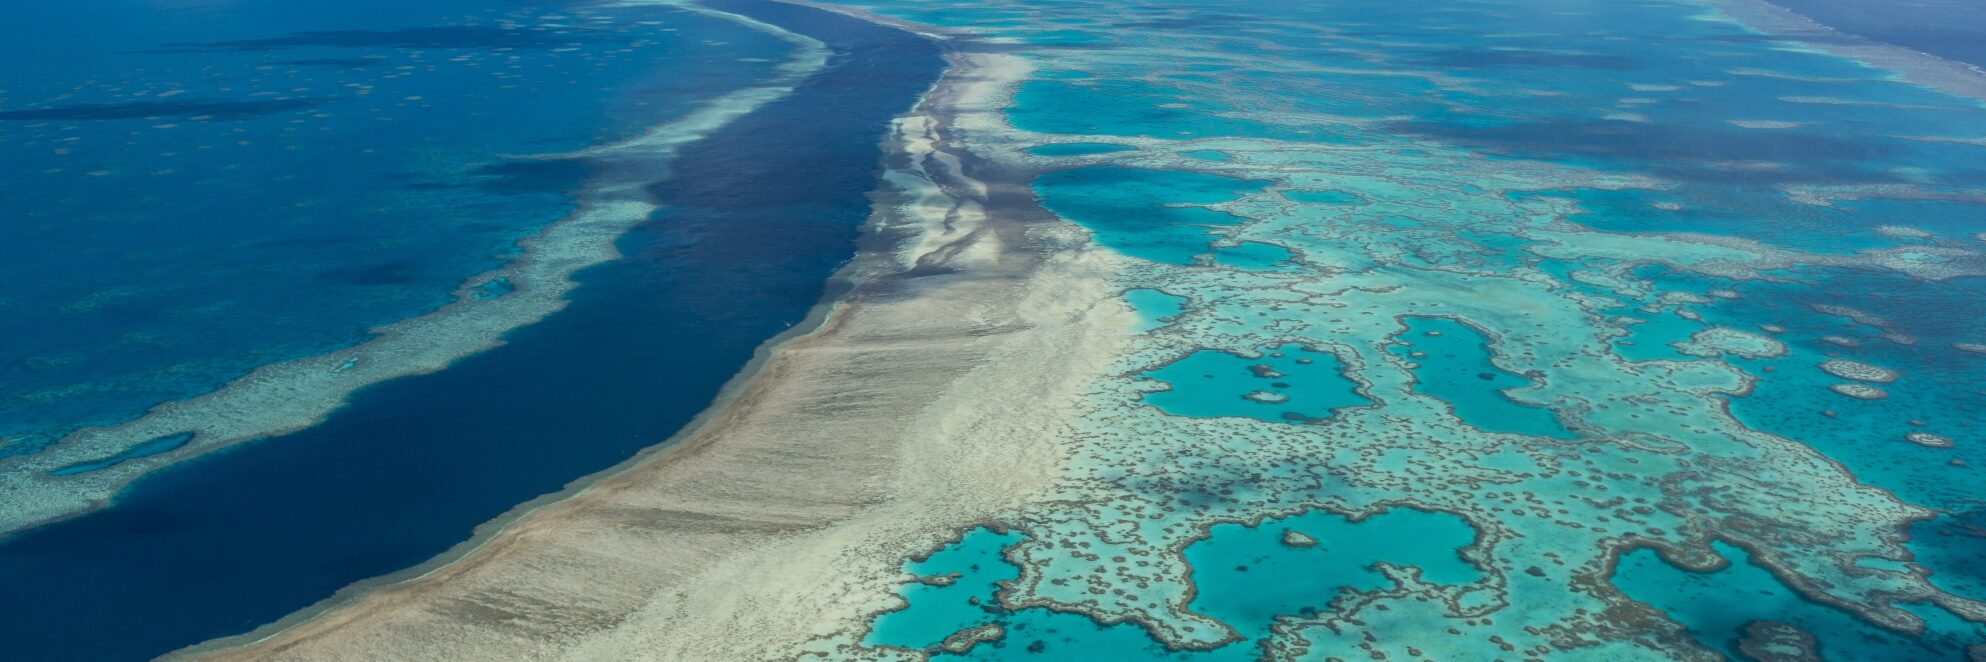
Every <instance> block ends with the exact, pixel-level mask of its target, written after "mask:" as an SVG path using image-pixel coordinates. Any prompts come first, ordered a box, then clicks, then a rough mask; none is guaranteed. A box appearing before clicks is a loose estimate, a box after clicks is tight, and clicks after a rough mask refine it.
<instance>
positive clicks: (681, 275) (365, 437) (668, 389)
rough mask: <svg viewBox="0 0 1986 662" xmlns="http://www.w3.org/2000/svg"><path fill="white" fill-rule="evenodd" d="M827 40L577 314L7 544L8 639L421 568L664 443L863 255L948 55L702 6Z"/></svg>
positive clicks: (196, 632)
mask: <svg viewBox="0 0 1986 662" xmlns="http://www.w3.org/2000/svg"><path fill="white" fill-rule="evenodd" d="M711 4H713V5H716V6H718V7H719V8H721V9H724V10H727V11H737V12H739V13H744V14H748V15H751V16H753V17H755V18H758V19H760V20H764V21H767V22H772V23H776V24H780V25H785V26H789V27H792V28H793V29H795V30H796V31H800V32H804V33H807V34H809V35H811V36H813V37H815V38H818V39H820V40H822V41H824V42H826V43H828V44H830V45H831V46H832V47H833V48H834V51H835V55H834V57H833V58H832V59H831V61H830V63H829V67H828V68H827V69H825V70H824V71H822V72H820V73H818V74H816V75H815V76H814V77H813V78H811V79H809V80H808V81H807V82H806V83H804V84H803V85H802V86H801V88H800V89H799V90H797V91H796V93H794V94H793V95H790V96H789V97H787V98H785V99H783V100H780V101H776V102H773V103H771V104H768V105H766V106H764V107H762V108H761V109H759V110H758V111H757V112H754V113H753V114H751V115H748V116H746V117H744V118H741V119H739V120H738V121H737V122H734V123H733V124H731V125H729V126H727V127H725V128H723V129H721V130H719V131H718V132H717V133H715V134H713V135H712V136H710V137H708V138H706V139H704V140H702V141H698V142H696V143H693V144H691V145H688V146H686V147H685V148H684V150H683V152H682V153H681V154H680V156H679V160H680V162H681V163H686V164H695V166H696V167H686V168H680V169H679V172H680V174H679V176H678V177H677V178H675V179H673V180H671V181H667V182H662V183H658V184H656V185H655V186H654V187H653V188H652V191H653V193H654V194H655V195H656V196H657V197H658V198H660V201H661V202H662V203H663V204H664V208H665V209H668V210H670V211H669V212H668V213H667V214H666V215H663V216H659V217H658V218H656V219H654V220H652V221H651V222H649V223H647V224H645V225H643V226H641V227H640V228H638V229H636V230H635V231H634V232H632V233H630V234H629V236H627V237H625V238H623V240H622V242H621V248H622V252H623V254H625V255H627V256H628V258H627V259H624V260H620V261H617V262H612V263H608V264H605V265H602V266H599V267H596V268H593V269H590V270H587V271H585V272H583V273H581V274H580V275H579V276H578V277H577V278H578V280H579V281H580V282H581V286H580V287H579V288H578V289H577V290H576V291H575V292H574V293H573V295H572V303H571V305H570V306H569V307H567V308H566V309H565V310H563V311H561V312H559V313H557V314H555V315H553V316H551V317H549V318H547V319H545V320H544V321H542V322H540V323H538V324H535V325H532V326H528V327H525V328H522V329H519V330H517V331H514V332H512V333H510V334H509V335H508V336H507V337H506V339H505V340H506V341H507V344H506V345H504V346H503V347H500V348H498V349H495V350H491V351H489V352H485V353H483V354H479V355H476V356H472V357H469V358H465V359H463V360H461V361H458V362H457V363H455V364H454V365H452V366H450V367H449V368H448V369H446V370H443V371H440V372H436V373H431V374H427V375H421V376H416V377H409V378H405V379H400V380H396V381H391V382H385V383H381V384H377V385H375V386H373V387H370V388H367V389H365V390H363V391H361V392H359V393H357V394H355V395H354V396H353V397H352V398H351V401H350V404H349V405H348V406H347V407H345V408H344V409H342V410H340V411H338V412H337V413H335V414H334V415H332V416H331V417H330V418H329V419H328V420H326V421H325V422H323V423H321V424H319V425H317V426H315V427H312V428H310V429H307V430H304V431H301V432H297V433H293V434H289V435H285V436H284V437H282V438H278V439H271V440H267V441H264V442H259V443H254V444H249V445H245V446H242V447H239V448H235V449H232V450H230V451H227V452H223V453H219V454H215V455H211V456H208V457H204V458H200V459H197V460H193V461H190V462H187V463H185V464H183V465H180V466H178V467H175V468H174V469H171V470H168V471H164V472H161V473H159V474H155V475H153V476H151V477H149V478H147V479H144V480H142V481H140V482H138V483H137V484H134V485H133V486H131V487H130V488H129V489H127V490H126V491H125V493H123V494H122V495H120V496H119V498H118V501H117V503H116V504H115V505H114V506H112V507H110V508H107V509H104V510H100V511H97V512H94V513H90V514H87V515H84V516H80V517H77V518H74V519H70V520H65V521H62V522H58V523H55V524H51V525H48V526H44V527H40V528H37V529H33V530H29V531H26V532H23V533H21V534H19V535H16V536H14V537H12V538H9V539H7V540H5V541H4V543H0V585H4V586H6V587H7V588H6V591H7V594H8V595H9V596H12V597H11V599H8V600H0V640H4V641H5V642H6V648H5V649H4V650H5V652H4V653H0V657H5V658H7V659H9V660H57V659H60V660H78V659H88V660H128V659H142V658H148V657H152V656H155V655H158V654H161V653H165V652H167V651H171V650H174V649H177V648H180V647H183V646H187V645H190V644H194V643H197V642H200V641H203V640H206V639H210V638H213V637H219V636H226V635H232V634H237V633H242V632H246V631H248V630H250V629H253V628H254V627H256V626H259V625H262V624H265V623H269V622H271V621H274V620H276V619H278V618H280V617H282V616H283V615H285V614H288V613H291V612H293V611H295V610H297V609H300V608H303V607H306V606H308V605H310V604H312V603H315V602H317V601H319V600H322V599H324V598H327V597H329V596H331V595H332V593H333V592H335V591H337V590H338V589H339V588H340V587H343V586H346V585H348V584H350V583H352V582H354V581H358V580H362V579H366V578H369V577H376V576H380V575H383V574H388V573H392V572H394V571H397V570H401V569H405V568H408V567H411V566H414V565H417V564H419V563H421V562H422V561H425V560H427V559H429V558H432V557H433V556H435V555H436V554H439V553H441V552H443V551H446V550H447V549H448V548H450V547H451V546H453V545H455V544H457V543H460V542H462V541H463V540H465V539H467V538H468V537H469V536H470V534H471V532H472V530H473V529H474V527H475V526H476V525H478V524H481V523H483V522H486V521H489V520H490V519H491V518H494V517H497V516H499V515H501V514H503V513H504V512H505V511H507V510H508V509H510V508H511V507H513V506H515V505H517V504H519V503H523V502H525V501H528V500H530V499H532V498H534V497H537V496H539V495H542V494H546V493H551V492H555V491H557V490H559V489H560V488H561V487H562V486H564V485H566V484H567V483H568V482H570V481H572V480H574V479H577V478H580V477H582V476H585V475H588V474H590V473H593V472H597V471H600V470H602V469H605V468H608V467H610V466H613V465H614V464H615V463H617V462H620V461H622V460H625V459H627V458H628V457H630V456H632V455H633V454H634V453H635V452H637V451H638V450H640V449H642V448H644V447H646V446H649V445H652V444H654V443H656V442H659V441H661V440H663V439H665V438H667V437H668V436H669V435H670V434H671V433H672V432H674V431H676V430H677V429H679V428H680V427H681V426H682V425H684V424H685V423H687V422H688V421H689V420H690V419H691V418H692V417H693V416H695V415H696V413H697V412H698V411H699V410H701V409H702V408H703V407H704V406H705V404H706V403H708V402H709V401H710V399H711V397H712V396H713V395H714V394H715V393H716V392H717V390H718V389H719V388H720V387H721V386H722V385H723V383H724V382H725V381H726V380H727V379H729V378H730V377H731V376H732V375H733V374H735V373H736V372H737V370H738V369H739V368H740V366H742V365H744V363H745V362H746V361H747V360H748V359H749V358H750V356H751V354H752V352H753V350H754V349H755V348H756V347H757V346H758V345H759V344H760V343H761V342H763V341H764V340H765V339H766V338H769V337H771V336H773V335H775V334H777V333H779V332H780V331H783V330H785V329H786V328H788V326H789V325H790V324H792V323H795V322H798V321H800V320H801V319H803V318H804V317H805V315H806V314H807V312H808V310H809V309H810V308H811V306H812V305H813V304H814V303H816V301H817V300H818V298H819V297H820V295H821V292H822V288H823V283H824V282H825V281H826V279H827V278H828V276H829V275H830V274H831V273H832V272H833V271H834V269H835V268H836V267H837V266H838V265H839V264H841V263H842V262H843V261H845V260H846V259H848V257H849V255H850V253H851V252H852V250H853V242H854V239H855V237H856V234H857V231H858V228H859V224H860V223H861V222H862V220H863V219H864V218H865V217H866V216H867V214H868V211H869V201H868V199H867V193H868V192H869V191H870V190H871V189H872V188H873V187H874V185H875V180H876V166H877V162H878V158H879V155H878V152H877V144H878V142H879V141H880V140H881V138H882V136H883V132H884V130H885V128H886V127H887V125H888V119H889V118H890V117H892V116H894V115H895V114H896V113H899V112H902V111H903V110H905V109H907V108H909V107H910V105H911V103H913V101H914V99H915V98H916V97H917V95H919V94H921V93H922V92H923V91H924V89H925V88H926V87H927V86H929V85H930V83H931V82H932V81H933V80H934V79H935V78H936V76H937V75H938V73H939V72H940V71H941V69H942V67H943V62H942V60H941V59H940V58H939V56H938V49H937V47H936V45H935V44H933V43H932V42H929V41H927V40H924V39H922V38H919V37H916V36H913V35H910V34H908V33H904V32H899V31H896V30H892V29H887V28H882V27H879V26H875V25H872V24H868V23H864V22H860V21H857V20H854V19H850V18H846V17H841V16H838V15H834V14H829V13H826V12H821V11H818V10H814V9H807V8H800V7H793V6H787V5H779V4H774V3H766V2H757V1H751V2H740V1H735V0H721V1H719V2H713V3H711Z"/></svg>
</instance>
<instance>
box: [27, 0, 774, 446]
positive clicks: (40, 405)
mask: <svg viewBox="0 0 1986 662" xmlns="http://www.w3.org/2000/svg"><path fill="white" fill-rule="evenodd" d="M589 4H590V3H583V2H575V1H574V0H518V1H512V2H501V3H491V2H483V1H480V0H422V1H421V2H402V1H400V0H337V1H332V0H235V1H231V2H202V1H195V0H174V1H164V2H162V1H158V0H72V1H65V2H50V3H39V2H37V3H9V6H8V7H7V11H8V17H7V20H5V21H0V61H4V62H6V65H5V66H4V67H0V315H5V317H6V326H5V327H4V328H0V458H4V457H6V456H8V455H13V454H22V453H31V452H35V451H37V450H39V449H41V448H43V447H45V446H47V445H48V444H49V443H52V442H54V441H55V440H56V439H59V438H61V437H62V436H63V435H64V434H66V433H67V432H69V431H71V430H73V429H75V428H77V427H81V426H87V425H104V424H111V423H117V422H121V421H124V420H127V419H130V418H133V417H136V416H138V415H140V414H142V413H143V412H144V411H145V410H146V409H148V408H150V407H152V406H153V405H156V404H158V403H160V402H164V401H168V400H177V399H182V398H186V397H191V396H194V395H198V394H200V393H204V392H207V391H210V390H212V389H214V388H215V387H218V386H220V385H221V384H223V383H226V382H227V381H229V380H232V379H234V378H236V377H239V376H241V375H243V374H246V373H247V372H249V371H250V370H252V369H254V368H255V367H257V366H260V365H263V364H266V363H273V362H278V361H284V360H288V359H293V358H298V357H302V356H311V355H316V354H321V353H324V352H328V351H333V350H336V349H339V348H343V347H348V346H351V345H354V344H357V343H359V342H362V341H363V340H365V339H366V338H367V337H368V336H369V329H371V328H372V327H374V326H377V325H381V324H385V323H389V322H393V321H396V320H400V319H404V318H408V317H413V316H416V315H420V314H422V313H425V312H428V311H430V310H433V309H435V308H437V307H440V306H441V305H443V304H446V303H448V302H449V301H450V300H451V295H452V292H453V291H454V290H455V289H456V287H457V286H458V285H460V284H462V283H463V282H464V280H465V279H467V278H469V277H471V276H474V275H476V274H478V273H481V272H483V271H486V270H489V269H492V268H495V267H497V266H499V265H501V264H503V263H504V262H506V261H507V260H509V259H510V258H511V257H513V256H514V254H515V252H516V250H515V244H516V242H517V241H518V240H519V239H520V238H523V237H525V236H529V235H531V234H533V233H535V232H536V231H537V230H538V229H539V228H541V227H543V226H544V225H545V224H548V223H551V222H553V221H556V220H558V219H560V218H561V217H564V216H565V215H567V214H568V213H569V212H570V211H571V209H572V204H573V201H572V196H571V195H570V193H571V191H572V190H573V189H574V188H576V187H577V186H578V185H579V183H580V181H581V180H582V179H583V178H584V177H585V176H586V174H587V168H586V167H585V165H584V164H582V163H579V162H576V161H561V162H544V161H534V160H522V159H518V158H515V157H518V156H525V155H537V154H547V153H558V152H564V151H569V150H574V149H579V148H583V147H586V146H589V145H595V144H600V143H603V142H608V141H612V140H617V139H621V138H625V137H629V136H632V135H636V134H638V133H639V132H640V131H642V130H643V129H645V128H647V127H649V126H652V125H655V124H659V123H663V122H667V121H670V120H673V119H675V118H677V117H680V116H682V115H683V114H685V113H687V112H689V111H690V110H691V109H693V108H695V107H698V106H700V105H702V104H703V103H704V102H706V101H708V100H710V99H711V98H714V97H716V96H719V95H722V94H724V93H727V92H730V91H732V90H735V89H738V88H742V87H746V86H749V85H752V84H754V83H757V82H759V81H761V80H764V79H766V78H767V77H769V76H771V75H773V67H774V66H776V64H777V63H778V62H779V61H780V60H781V59H783V58H784V56H785V54H786V53H787V52H788V51H789V50H790V49H791V47H790V46H789V45H788V44H787V43H786V42H784V41H782V40H780V39H778V38H776V37H775V36H772V35H769V34H766V33H763V32H759V31H756V30H752V29H749V28H747V27H744V26H742V25H738V24H736V23H733V22H730V21H725V20H722V19H718V18H714V17H707V16H702V15H698V14H694V13H691V12H685V11H680V10H673V9H668V8H660V7H630V8H616V9H588V8H587V6H588V5H589Z"/></svg>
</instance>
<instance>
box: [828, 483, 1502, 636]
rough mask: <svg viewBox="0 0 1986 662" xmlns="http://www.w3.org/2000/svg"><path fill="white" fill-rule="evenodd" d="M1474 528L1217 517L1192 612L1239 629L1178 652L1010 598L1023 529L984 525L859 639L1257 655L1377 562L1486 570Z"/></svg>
mask: <svg viewBox="0 0 1986 662" xmlns="http://www.w3.org/2000/svg"><path fill="white" fill-rule="evenodd" d="M1293 531H1294V532H1298V533H1300V534H1302V535H1306V536H1309V537H1310V541H1303V540H1302V539H1298V541H1297V543H1296V544H1292V543H1291V541H1290V540H1288V539H1286V538H1285V536H1287V535H1288V534H1289V533H1290V532H1293ZM1475 535H1476V534H1475V531H1474V530H1472V529H1470V528H1469V526H1468V525H1467V524H1466V523H1464V522H1463V521H1462V520H1460V519H1458V518H1456V517H1454V516H1452V515H1447V514H1443V513H1430V512H1426V511H1419V510H1409V509H1400V510H1393V511H1388V512H1384V513H1379V514H1376V515H1372V516H1370V517H1367V518H1365V519H1363V520H1359V521H1356V522H1354V521H1352V520H1350V519H1347V518H1346V517H1344V516H1342V515H1338V514H1335V513H1328V512H1323V511H1310V512H1305V513H1300V514H1296V515H1291V516H1288V517H1282V518H1273V519H1267V520H1264V521H1262V522H1260V523H1258V524H1256V525H1255V526H1245V525H1242V524H1219V525H1215V526H1213V527H1212V528H1210V529H1208V530H1207V536H1206V538H1205V539H1203V540H1201V541H1199V542H1196V543H1194V544H1193V545H1192V546H1190V547H1188V548H1187V549H1186V552H1185V559H1186V561H1187V562H1188V563H1191V564H1192V566H1193V568H1194V575H1193V581H1194V583H1195V585H1196V586H1198V587H1199V588H1200V592H1199V594H1198V595H1197V596H1196V597H1195V598H1194V599H1193V601H1192V603H1191V605H1190V608H1191V609H1193V610H1194V611H1197V612H1200V613H1203V614H1206V615H1207V616H1210V617H1213V618H1215V619H1218V620H1219V621H1220V622H1222V623H1224V624H1226V625H1228V626H1229V627H1231V628H1233V629H1234V631H1235V637H1237V638H1236V639H1235V640H1234V641H1232V642H1230V643H1226V644H1223V645H1220V646H1218V647H1216V648H1213V649H1211V650H1198V651H1178V650H1167V649H1166V648H1165V647H1164V646H1162V645H1160V644H1159V643H1158V642H1156V641H1154V640H1153V639H1152V637H1151V636H1150V635H1149V634H1148V633H1146V632H1145V631H1144V630H1143V629H1141V628H1139V627H1137V626H1136V625H1132V624H1126V623H1118V624H1110V625H1105V624H1101V623H1098V622H1097V621H1095V620H1092V619H1090V618H1088V617H1085V616H1083V615H1081V614H1074V613H1064V612H1057V611H1051V610H1047V609H1040V608H1022V609H1009V608H1007V607H1005V606H1003V603H1001V601H1000V595H1001V592H1002V590H1003V587H1004V586H1007V585H1010V584H1011V583H1012V582H1014V581H1016V580H1017V579H1019V578H1020V569H1019V568H1018V567H1016V566H1015V565H1014V564H1013V563H1011V562H1009V561H1008V560H1007V558H1006V557H1005V555H1004V554H1005V552H1006V550H1007V549H1008V548H1010V547H1012V546H1013V545H1015V544H1017V543H1020V542H1022V541H1024V540H1026V536H1024V535H1022V534H1020V533H1018V532H1011V531H1010V532H1004V533H1002V532H996V531H994V530H992V529H986V528H978V529H973V530H971V531H968V532H967V533H966V534H965V535H964V536H963V537H962V538H961V539H960V540H959V541H958V542H955V543H952V544H950V545H946V546H945V547H942V548H939V549H938V550H937V551H935V552H932V553H931V555H930V556H928V557H926V558H924V559H922V560H918V561H913V562H911V563H908V564H906V565H905V566H904V570H906V571H908V572H910V573H911V574H912V575H915V576H917V577H918V578H919V580H918V581H914V582H911V583H909V584H906V585H905V586H904V588H903V590H902V591H901V592H900V593H899V596H900V597H902V598H903V600H904V601H905V603H906V607H905V608H904V609H902V610H899V611H893V612H888V613H885V614H883V615H882V616H881V617H880V618H877V619H876V621H875V623H874V624H873V625H872V627H871V629H870V631H869V633H868V635H867V636H866V637H865V638H864V639H863V641H862V643H863V644H864V645H867V646H893V647H897V648H907V649H910V650H918V651H932V652H937V653H939V655H938V657H965V658H969V659H980V660H1004V659H1028V660H1095V659H1127V660H1128V659H1139V660H1251V659H1256V657H1257V656H1258V655H1259V654H1260V651H1259V648H1258V647H1257V642H1258V641H1259V640H1260V639H1261V638H1262V637H1263V636H1265V635H1267V634H1268V628H1269V626H1270V625H1272V624H1274V623H1275V622H1276V619H1277V618H1278V617H1280V616H1286V615H1315V614H1318V613H1328V612H1330V611H1332V609H1331V602H1332V601H1333V600H1335V599H1338V598H1339V597H1340V595H1341V591H1347V590H1349V591H1369V590H1375V589H1379V588H1384V587H1387V586H1390V585H1392V584H1393V580H1391V579H1389V578H1388V576H1387V575H1386V574H1384V573H1383V572H1382V571H1381V570H1380V569H1379V567H1378V565H1377V564H1379V563H1382V562H1383V563H1386V564H1389V565H1392V566H1394V567H1396V568H1401V569H1403V570H1408V571H1410V572H1417V573H1418V577H1419V579H1420V580H1421V581H1425V582H1431V583H1436V584H1451V585H1460V584H1467V583H1471V582H1474V581H1477V580H1478V579H1480V578H1481V573H1480V572H1478V571H1477V570H1476V569H1475V568H1474V567H1473V566H1471V565H1469V564H1468V562H1466V561H1464V560H1463V559H1462V557H1461V556H1460V551H1461V550H1462V549H1463V548H1465V547H1468V546H1469V545H1470V544H1472V543H1473V542H1474V540H1475ZM1404 541H1411V544H1402V542H1404ZM933 580H936V583H938V584H942V585H934V583H933ZM986 625H998V626H999V627H1000V632H1001V636H1000V637H999V638H998V639H995V640H992V641H988V642H985V643H981V644H979V645H976V646H974V647H973V648H971V649H970V650H968V651H966V653H965V654H963V655H957V654H955V652H951V651H944V650H943V649H942V648H940V646H941V644H942V643H943V640H944V638H945V637H946V636H949V635H950V634H951V633H955V632H960V631H964V630H967V629H970V628H975V627H982V626H986ZM934 635H935V636H934Z"/></svg>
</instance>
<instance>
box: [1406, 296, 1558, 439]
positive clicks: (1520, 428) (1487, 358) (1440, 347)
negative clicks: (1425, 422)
mask: <svg viewBox="0 0 1986 662" xmlns="http://www.w3.org/2000/svg"><path fill="white" fill-rule="evenodd" d="M1488 343H1489V339H1487V338H1484V337H1483V334H1482V332H1480V331H1477V330H1476V329H1475V328H1473V327H1470V326H1469V325H1467V324H1463V323H1461V322H1457V321H1455V320H1453V319H1449V318H1445V317H1408V318H1406V331H1405V332H1403V333H1401V334H1400V336H1399V339H1398V341H1396V342H1395V343H1394V344H1393V346H1392V347H1391V349H1392V351H1393V355H1394V356H1398V357H1400V358H1401V359H1403V360H1406V361H1411V362H1413V363H1414V364H1415V368H1414V379H1415V380H1417V381H1416V383H1415V384H1414V390H1416V391H1419V392H1422V393H1426V394H1428V395H1431V396H1434V397H1437V398H1441V400H1442V401H1443V402H1446V403H1448V405H1449V406H1451V407H1454V408H1455V416H1456V417H1457V418H1460V419H1462V421H1463V422H1465V423H1468V424H1470V425H1473V426H1476V427H1477V428H1481V429H1484V430H1490V431H1493V432H1510V433H1514V434H1529V435H1537V436H1541V437H1555V438H1559V439H1571V438H1573V437H1576V436H1578V435H1576V434H1574V433H1573V432H1572V431H1570V430H1567V429H1565V425H1564V424H1562V423H1560V422H1559V420H1558V417H1557V416H1556V415H1554V414H1553V413H1552V411H1551V410H1550V409H1545V408H1543V407H1538V406H1535V405H1530V404H1526V403H1522V402H1517V401H1515V400H1512V399H1511V398H1510V395H1509V391H1510V390H1511V389H1522V388H1524V387H1527V386H1531V385H1532V382H1531V380H1529V379H1525V378H1524V376H1523V375H1518V374H1513V373H1511V372H1510V371H1508V370H1504V369H1502V368H1499V367H1497V366H1496V364H1495V363H1493V362H1492V361H1493V358H1494V356H1495V355H1494V354H1493V353H1492V352H1491V351H1490V347H1489V344H1488Z"/></svg>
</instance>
